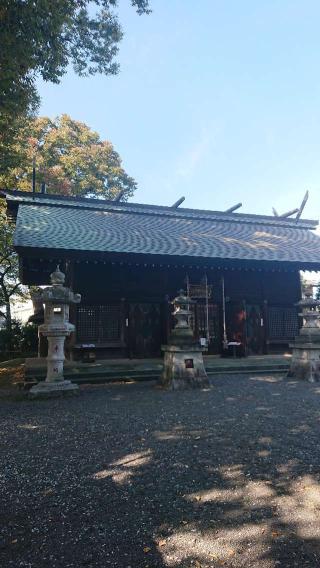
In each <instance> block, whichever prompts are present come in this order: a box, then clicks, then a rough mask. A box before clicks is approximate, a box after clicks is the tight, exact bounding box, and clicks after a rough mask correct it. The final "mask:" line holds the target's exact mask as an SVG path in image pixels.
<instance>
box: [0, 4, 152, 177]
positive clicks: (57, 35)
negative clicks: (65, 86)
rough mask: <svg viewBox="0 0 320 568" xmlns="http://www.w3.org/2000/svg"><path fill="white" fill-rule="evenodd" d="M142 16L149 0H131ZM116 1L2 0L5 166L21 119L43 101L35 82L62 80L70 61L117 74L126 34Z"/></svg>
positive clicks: (0, 136) (0, 104)
mask: <svg viewBox="0 0 320 568" xmlns="http://www.w3.org/2000/svg"><path fill="white" fill-rule="evenodd" d="M131 4H132V6H133V7H135V8H136V11H137V13H138V14H140V15H141V14H144V13H149V12H150V10H149V0H131ZM117 5H118V1H117V0H54V1H52V0H0V45H1V49H0V109H1V111H0V151H1V161H0V168H1V170H2V171H3V170H4V169H5V168H6V164H7V161H9V163H10V164H11V165H12V163H13V162H14V161H16V160H15V157H16V156H15V152H14V144H15V139H16V133H17V131H18V130H19V120H21V118H22V117H24V116H29V115H30V114H32V113H34V112H35V110H36V109H37V106H38V103H39V97H38V94H37V90H36V85H35V80H36V77H38V76H40V77H42V78H43V79H44V80H45V81H50V82H53V83H59V81H60V79H61V77H62V76H63V75H64V74H65V73H66V71H67V68H68V65H70V64H71V65H73V68H74V69H75V71H76V73H78V74H79V75H81V76H85V75H93V74H95V73H103V74H105V75H114V74H116V73H118V70H119V65H118V64H117V62H116V60H115V58H116V55H117V52H118V45H119V42H120V41H121V39H122V36H123V32H122V29H121V25H120V23H119V20H118V16H117V13H116V8H117Z"/></svg>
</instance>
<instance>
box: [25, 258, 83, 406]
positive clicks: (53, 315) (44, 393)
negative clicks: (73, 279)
mask: <svg viewBox="0 0 320 568" xmlns="http://www.w3.org/2000/svg"><path fill="white" fill-rule="evenodd" d="M50 278H51V283H52V287H51V288H45V289H44V290H43V291H41V292H39V293H38V295H41V300H42V301H43V303H44V306H45V309H44V324H43V325H41V326H40V327H39V332H40V333H41V334H42V335H43V336H44V337H47V339H48V357H47V376H46V379H45V381H43V382H39V383H38V384H37V385H34V386H33V387H32V389H31V390H30V393H29V395H30V397H32V398H38V397H48V396H55V395H63V394H72V393H75V392H77V391H78V388H79V387H78V385H75V384H73V383H71V381H66V380H65V379H64V376H63V365H64V359H65V356H64V343H65V339H66V337H68V336H69V335H70V334H71V332H72V331H74V329H75V328H74V325H73V324H71V323H70V322H69V305H70V304H72V303H79V302H80V299H81V297H80V295H79V294H74V293H73V292H72V291H71V290H70V289H69V288H65V287H64V286H63V284H64V279H65V276H64V274H63V273H62V272H61V271H60V269H59V267H57V269H56V270H55V272H53V273H52V274H51V276H50Z"/></svg>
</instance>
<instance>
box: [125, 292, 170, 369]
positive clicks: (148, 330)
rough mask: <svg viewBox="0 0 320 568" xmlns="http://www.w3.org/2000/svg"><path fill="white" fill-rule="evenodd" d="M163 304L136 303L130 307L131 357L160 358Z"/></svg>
mask: <svg viewBox="0 0 320 568" xmlns="http://www.w3.org/2000/svg"><path fill="white" fill-rule="evenodd" d="M161 332H162V318H161V304H158V303H134V304H130V306H129V354H130V357H137V358H144V357H160V355H161V336H162V333H161Z"/></svg>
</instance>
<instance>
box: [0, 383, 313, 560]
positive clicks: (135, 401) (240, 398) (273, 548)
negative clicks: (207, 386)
mask: <svg viewBox="0 0 320 568" xmlns="http://www.w3.org/2000/svg"><path fill="white" fill-rule="evenodd" d="M0 414H1V425H2V432H3V435H4V443H3V445H2V452H3V453H2V463H3V467H4V475H3V476H2V477H1V489H2V507H1V509H2V515H1V517H2V520H3V527H2V528H3V531H2V537H1V540H0V558H1V556H2V565H3V566H15V567H16V566H23V567H24V566H26V567H27V566H32V567H40V566H50V568H51V567H55V566H57V567H75V566H77V567H78V566H92V567H100V566H101V567H104V566H112V567H115V568H116V567H127V568H129V567H131V568H138V567H145V568H147V567H149V568H156V567H174V568H189V567H190V568H191V567H194V566H197V567H198V568H200V567H216V566H227V567H230V568H231V567H256V568H257V567H259V568H274V567H276V566H280V567H281V568H282V567H286V566H288V567H294V566H297V567H299V568H301V567H305V566H311V567H314V568H316V567H318V566H319V565H320V540H319V538H320V485H319V479H320V478H319V474H320V470H319V468H320V450H319V442H318V441H319V433H320V429H319V420H320V387H318V386H317V385H310V384H306V383H298V382H294V381H291V380H287V379H281V378H277V377H250V376H249V377H248V376H236V375H234V376H228V377H227V376H223V377H216V378H214V379H213V380H212V388H211V390H208V391H201V392H182V393H169V392H163V391H161V390H158V389H156V388H154V385H151V384H127V385H106V386H99V387H93V386H90V387H86V388H83V389H82V396H80V397H78V398H75V399H68V400H60V401H59V400H55V401H53V400H51V401H32V402H31V401H25V402H23V403H21V402H19V403H14V402H9V401H8V402H6V403H5V404H3V407H2V409H1V411H0Z"/></svg>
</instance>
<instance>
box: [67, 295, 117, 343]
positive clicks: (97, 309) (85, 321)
mask: <svg viewBox="0 0 320 568" xmlns="http://www.w3.org/2000/svg"><path fill="white" fill-rule="evenodd" d="M76 330H77V339H78V341H80V342H81V343H84V342H88V343H90V342H92V343H104V342H108V341H119V340H120V339H121V307H120V305H119V304H109V305H104V306H83V305H82V306H78V309H77V326H76Z"/></svg>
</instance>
